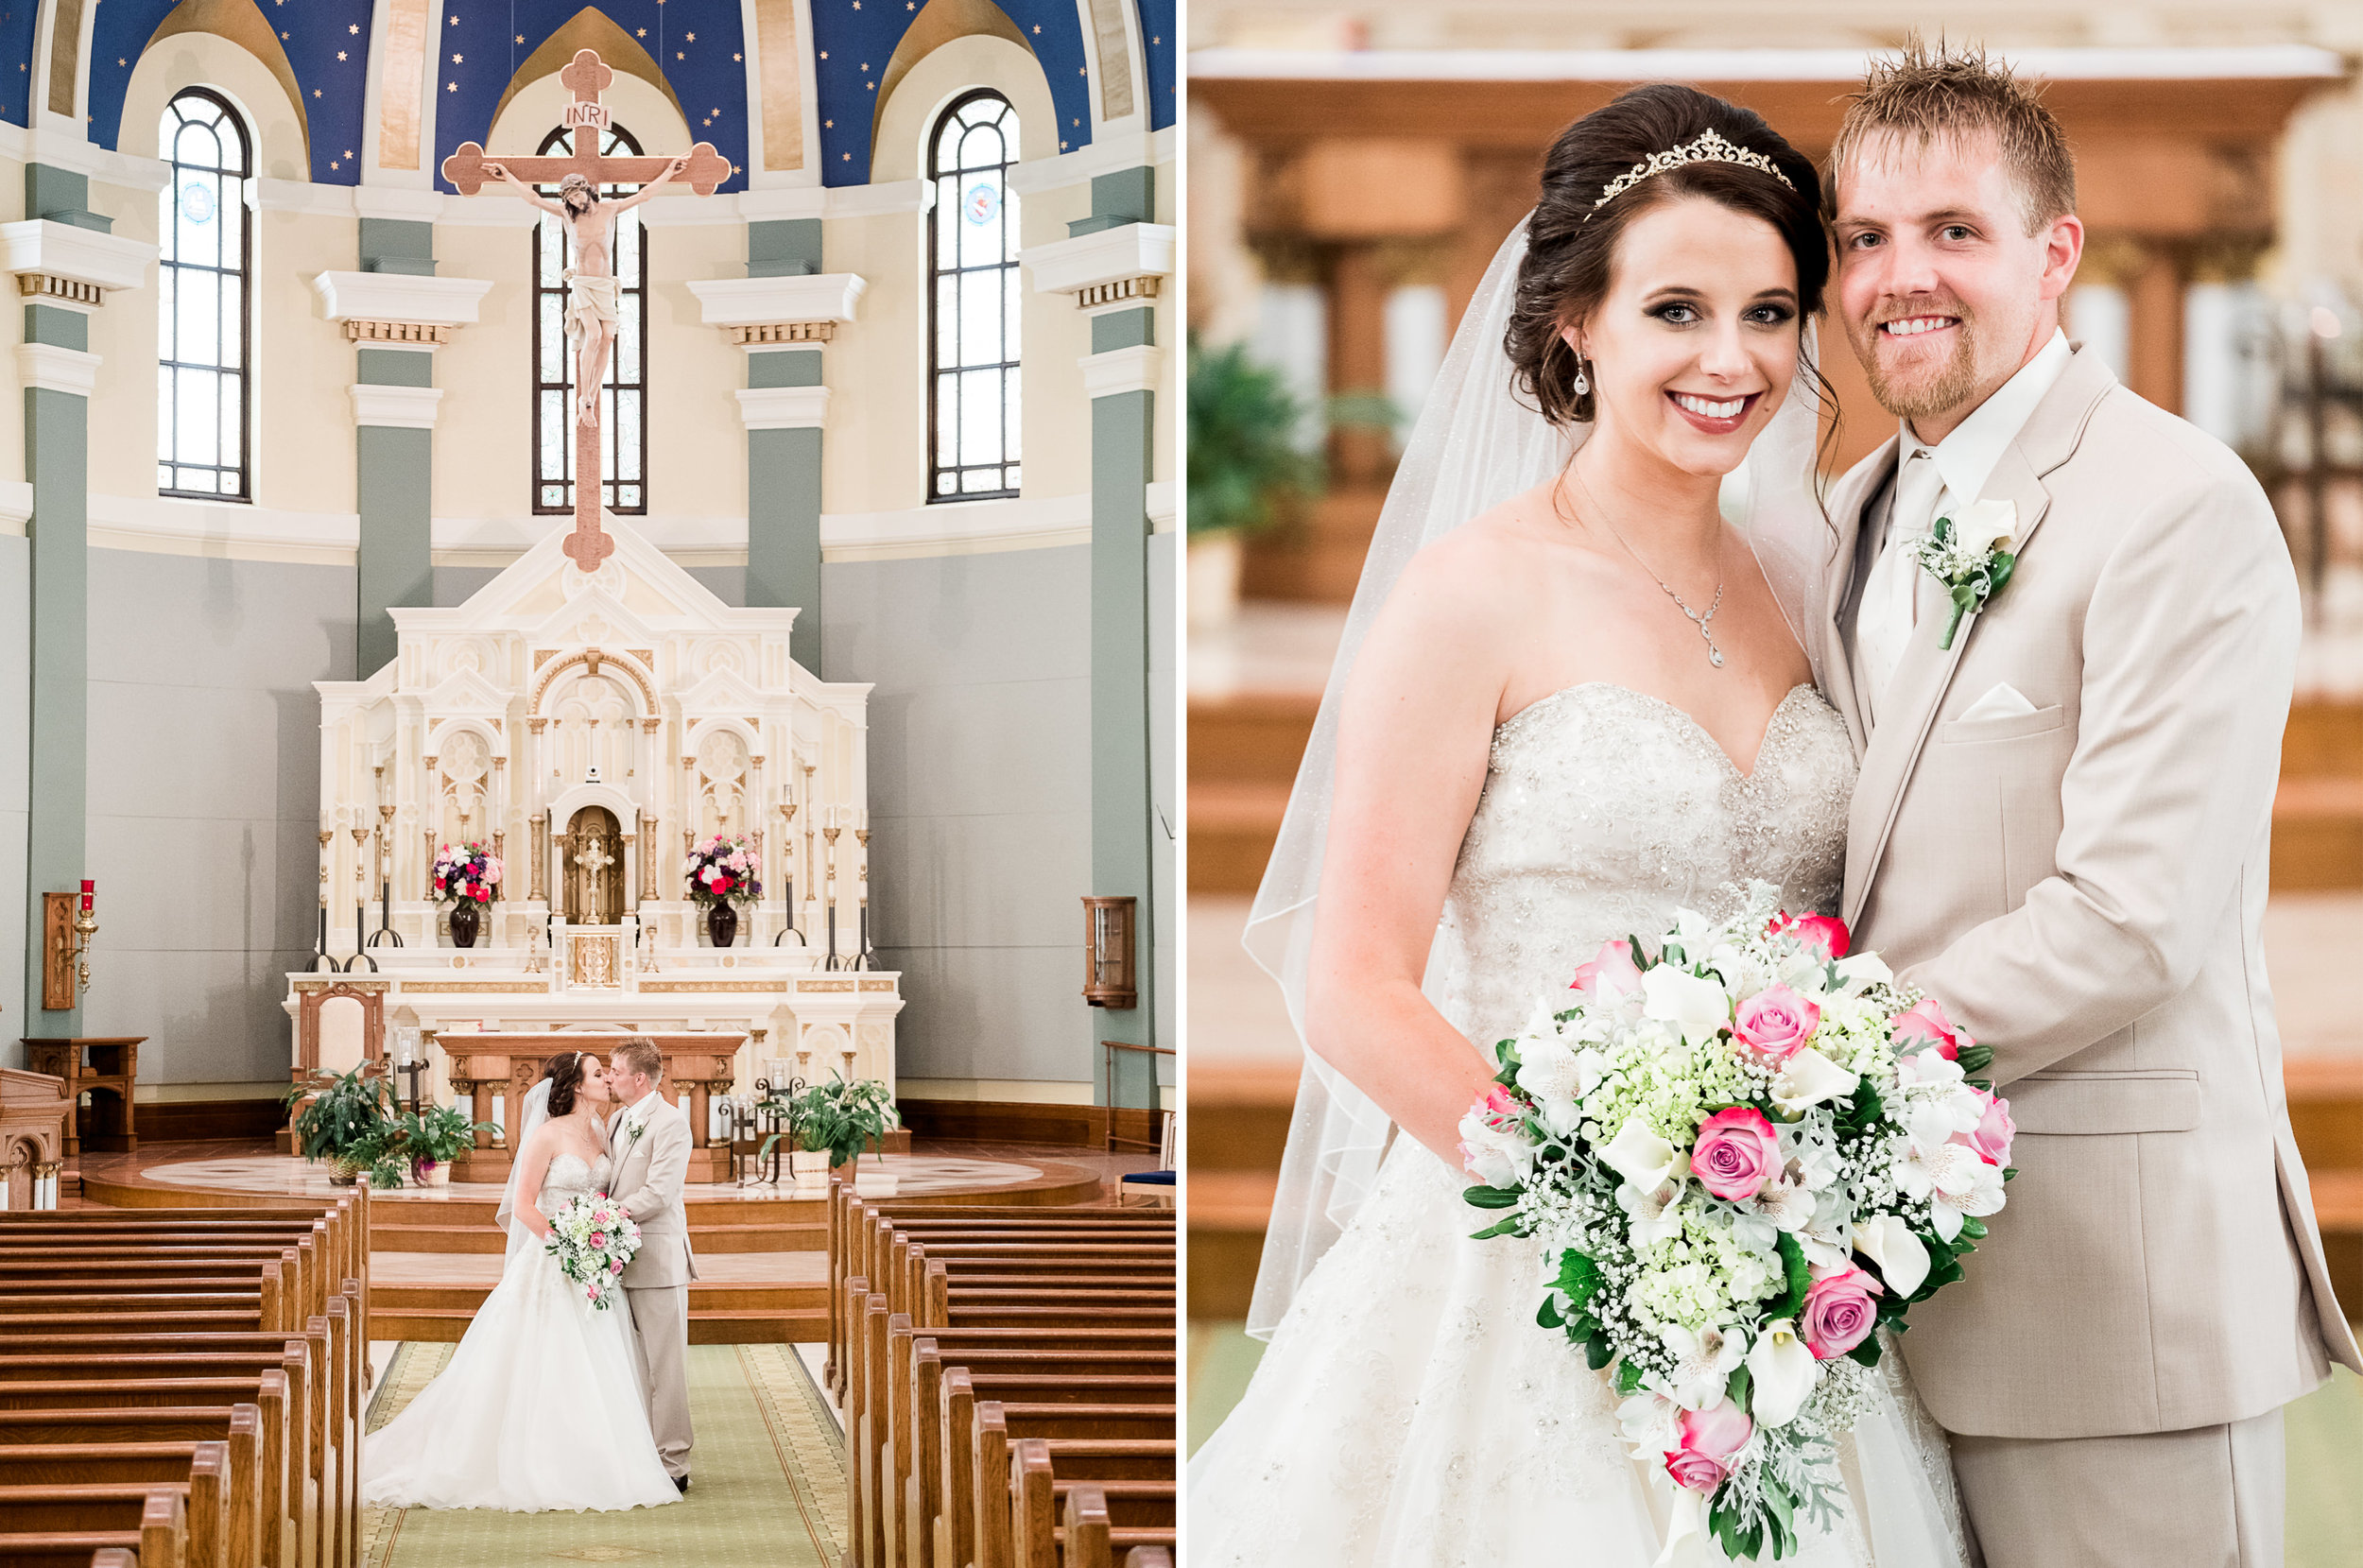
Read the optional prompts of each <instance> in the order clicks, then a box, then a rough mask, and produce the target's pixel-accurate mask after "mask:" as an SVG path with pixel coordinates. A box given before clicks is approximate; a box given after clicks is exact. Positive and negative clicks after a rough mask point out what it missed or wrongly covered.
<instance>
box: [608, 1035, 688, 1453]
mask: <svg viewBox="0 0 2363 1568" xmlns="http://www.w3.org/2000/svg"><path fill="white" fill-rule="evenodd" d="M607 1081H608V1087H609V1088H611V1089H612V1090H613V1091H614V1092H615V1098H616V1101H617V1103H618V1104H619V1105H620V1106H621V1107H622V1109H621V1110H619V1111H616V1112H615V1114H614V1116H613V1118H612V1120H610V1121H609V1123H608V1126H607V1146H608V1151H609V1153H610V1154H612V1156H613V1158H614V1161H615V1171H614V1174H613V1175H612V1176H611V1177H609V1178H608V1183H609V1191H610V1194H611V1196H612V1197H613V1198H615V1199H616V1201H618V1202H620V1203H621V1204H623V1206H624V1212H625V1213H626V1214H628V1215H631V1217H632V1219H633V1220H634V1221H636V1222H637V1223H638V1224H639V1226H640V1250H639V1252H638V1254H637V1255H635V1256H634V1257H633V1258H632V1260H631V1262H630V1264H629V1265H627V1266H626V1267H625V1269H624V1300H625V1301H627V1302H628V1303H630V1307H631V1342H632V1349H633V1353H634V1358H635V1359H636V1360H637V1361H638V1362H639V1368H640V1387H641V1391H642V1392H643V1393H645V1394H646V1395H647V1401H648V1428H649V1430H650V1431H651V1432H652V1433H654V1434H655V1437H656V1447H657V1453H658V1455H659V1456H661V1457H662V1458H663V1459H664V1473H666V1474H667V1475H670V1476H671V1477H672V1478H673V1484H674V1485H675V1486H677V1487H679V1488H680V1489H681V1490H682V1491H687V1490H689V1448H690V1444H691V1441H692V1440H693V1439H692V1437H691V1434H690V1430H689V1282H690V1281H692V1280H694V1279H696V1278H697V1277H698V1260H697V1259H696V1258H695V1257H694V1256H692V1255H691V1253H690V1250H689V1212H688V1208H687V1205H686V1204H685V1203H684V1202H683V1201H682V1199H681V1184H682V1182H684V1181H685V1180H687V1179H688V1176H689V1150H690V1146H691V1144H692V1142H693V1140H692V1139H691V1138H690V1135H689V1117H688V1114H687V1113H686V1112H685V1111H682V1110H681V1107H679V1106H677V1105H673V1104H670V1103H669V1102H667V1101H666V1100H665V1098H664V1094H663V1093H662V1091H661V1088H660V1086H661V1085H662V1084H663V1082H664V1053H663V1052H661V1051H659V1050H658V1049H657V1048H656V1042H654V1041H650V1040H641V1039H632V1040H628V1041H626V1042H624V1043H622V1044H621V1045H618V1046H617V1047H616V1048H615V1051H614V1054H613V1055H612V1057H610V1058H609V1059H608V1074H607Z"/></svg>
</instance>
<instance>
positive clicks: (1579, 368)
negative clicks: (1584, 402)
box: [1576, 354, 1592, 397]
mask: <svg viewBox="0 0 2363 1568" xmlns="http://www.w3.org/2000/svg"><path fill="white" fill-rule="evenodd" d="M1591 395H1592V378H1591V377H1590V376H1588V375H1586V374H1585V373H1584V370H1583V355H1581V354H1578V355H1576V396H1578V397H1589V396H1591Z"/></svg>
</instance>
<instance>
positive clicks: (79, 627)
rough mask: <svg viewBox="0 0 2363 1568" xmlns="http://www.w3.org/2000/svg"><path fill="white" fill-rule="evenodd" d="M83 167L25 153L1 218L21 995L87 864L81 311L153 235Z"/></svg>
mask: <svg viewBox="0 0 2363 1568" xmlns="http://www.w3.org/2000/svg"><path fill="white" fill-rule="evenodd" d="M89 198H90V187H89V181H87V180H86V179H85V178H84V177H83V176H81V175H78V174H74V173H72V172H71V171H68V170H63V169H58V168H52V167H50V166H48V165H46V164H27V165H26V170H25V210H26V212H27V213H31V214H34V216H32V217H28V218H26V220H25V221H23V222H21V223H9V224H5V225H0V267H6V269H7V270H8V271H9V272H10V273H13V274H14V275H15V277H16V281H17V292H18V294H19V296H20V297H21V298H23V299H25V300H26V301H27V303H26V306H25V340H24V342H23V343H22V344H21V345H20V346H19V347H18V349H17V351H16V363H17V376H18V379H19V380H20V381H21V382H22V383H23V384H24V388H25V476H26V481H27V488H28V489H29V490H30V491H31V492H32V510H31V512H30V514H29V515H28V517H27V518H26V525H25V532H26V537H27V539H28V541H29V543H30V545H31V549H30V552H29V553H30V556H31V568H32V594H31V601H32V626H31V629H30V630H31V635H30V639H29V640H30V644H31V653H32V681H31V693H30V697H31V703H30V707H31V720H32V722H31V742H32V745H31V759H30V762H31V767H30V781H29V783H30V789H29V792H28V793H29V800H28V804H29V808H30V809H29V818H30V819H29V823H28V834H27V842H26V878H25V881H26V938H27V940H26V955H25V959H26V986H25V991H24V994H25V996H26V999H27V1007H28V1008H29V1007H30V1005H31V998H34V997H37V996H39V995H41V993H42V986H41V970H42V956H43V955H42V952H41V944H42V938H43V920H42V907H41V906H42V895H43V893H44V892H57V891H63V890H65V889H69V888H72V887H75V885H76V884H77V883H78V881H79V880H80V878H81V876H82V873H83V853H84V850H85V835H86V823H87V815H86V814H87V809H88V804H87V803H88V798H89V777H88V771H89V769H88V753H89V731H90V717H89V695H88V694H89V670H90V544H89V526H90V395H91V391H92V389H93V388H95V386H96V385H97V380H98V365H99V359H98V355H96V354H95V353H91V352H90V317H91V314H92V313H93V312H94V311H96V310H99V309H101V308H103V307H104V305H105V302H106V298H107V296H108V294H110V293H112V292H114V291H117V290H120V289H125V288H135V287H137V286H139V284H141V283H142V282H143V281H145V279H146V277H147V264H148V263H150V262H152V261H154V260H155V259H156V248H155V247H154V246H152V245H143V244H141V243H139V242H138V241H135V240H128V239H119V238H117V237H115V236H114V235H112V234H111V233H107V227H108V220H107V219H105V218H103V217H99V216H97V215H95V214H93V213H91V212H90V211H89ZM19 1025H20V1027H21V1029H22V1031H23V1032H24V1033H25V1034H26V1035H29V1036H36V1037H48V1038H53V1039H54V1038H58V1037H63V1036H72V1035H77V1034H79V1033H81V1032H82V1029H81V1008H80V1007H79V1006H76V1007H74V1008H68V1009H61V1010H59V1011H54V1012H53V1011H50V1010H48V1009H46V1008H39V1009H34V1010H30V1011H28V1012H27V1013H26V1016H25V1017H23V1018H22V1019H21V1020H19Z"/></svg>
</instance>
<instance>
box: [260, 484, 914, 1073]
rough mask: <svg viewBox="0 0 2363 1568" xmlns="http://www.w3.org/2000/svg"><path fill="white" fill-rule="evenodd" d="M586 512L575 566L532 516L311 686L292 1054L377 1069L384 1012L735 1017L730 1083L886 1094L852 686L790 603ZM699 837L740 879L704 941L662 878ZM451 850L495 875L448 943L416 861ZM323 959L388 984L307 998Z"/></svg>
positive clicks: (308, 1063)
mask: <svg viewBox="0 0 2363 1568" xmlns="http://www.w3.org/2000/svg"><path fill="white" fill-rule="evenodd" d="M607 528H608V530H609V531H610V532H611V533H612V536H613V538H614V540H615V544H616V548H615V551H614V553H613V554H612V556H610V557H609V558H608V559H607V560H605V561H604V562H603V563H602V564H601V565H600V566H599V568H598V569H597V570H596V571H595V572H589V573H586V572H583V571H580V570H579V569H578V567H577V566H576V565H575V563H574V562H573V561H572V560H568V559H567V558H566V557H565V556H564V555H563V554H561V550H560V544H561V540H562V538H563V535H562V534H561V533H560V532H556V531H553V532H552V533H551V534H550V535H549V536H548V537H546V538H544V539H543V541H542V542H541V543H539V544H537V545H535V546H534V547H533V548H532V549H531V550H528V551H527V552H526V554H525V555H524V556H523V557H522V558H521V559H519V560H517V561H516V563H515V564H513V565H511V566H509V568H508V569H507V570H505V571H504V572H502V573H501V574H500V576H498V577H495V578H493V579H492V581H491V582H490V583H488V584H486V585H485V586H484V587H483V588H482V589H481V590H479V591H478V592H477V593H476V594H474V596H473V597H472V598H470V599H469V600H468V602H467V603H465V604H463V605H459V606H457V607H456V608H449V609H441V608H437V609H424V608H419V609H397V610H395V611H394V612H393V617H394V625H395V629H396V632H397V636H398V640H399V651H398V652H397V654H396V656H395V658H394V660H393V662H392V663H389V664H388V665H387V666H386V667H385V668H384V669H382V670H379V671H378V672H377V673H376V674H375V675H373V676H371V677H370V678H369V679H368V680H366V681H321V682H319V683H318V685H317V689H318V690H319V694H320V799H321V801H322V802H323V807H322V812H321V817H320V824H319V846H320V860H319V878H320V887H319V900H320V907H321V909H322V911H323V919H322V922H321V923H322V929H323V936H322V949H323V953H324V955H325V956H316V957H315V959H314V965H313V968H312V969H311V970H309V971H306V972H304V973H302V974H291V975H289V976H288V992H287V999H286V1002H285V1008H286V1011H287V1014H288V1017H289V1020H290V1024H291V1028H292V1032H293V1040H292V1046H293V1054H292V1058H291V1064H292V1065H293V1066H295V1067H297V1068H299V1069H307V1068H309V1069H317V1068H321V1067H327V1068H330V1069H332V1070H334V1069H336V1068H340V1067H349V1066H351V1065H352V1064H353V1063H354V1061H356V1060H364V1059H381V1060H382V1059H384V1058H385V1057H386V1056H387V1055H388V1054H389V1053H388V1051H387V1048H386V1036H387V1033H388V1031H397V1030H402V1029H405V1028H409V1027H416V1028H419V1029H421V1030H423V1031H424V1034H425V1037H426V1038H428V1039H432V1038H433V1036H434V1035H435V1034H437V1033H439V1032H441V1031H445V1030H451V1029H464V1028H468V1027H472V1026H473V1027H480V1028H484V1029H497V1028H504V1027H506V1028H509V1029H526V1028H546V1027H552V1026H558V1025H567V1024H608V1025H624V1026H627V1027H630V1028H636V1029H645V1030H658V1029H666V1030H681V1029H732V1030H744V1031H747V1032H749V1033H750V1036H751V1037H752V1038H751V1040H750V1043H749V1044H748V1045H747V1046H746V1047H744V1048H743V1049H742V1050H741V1051H740V1053H739V1060H738V1082H739V1084H740V1086H741V1087H744V1086H746V1085H748V1084H750V1083H751V1081H752V1079H753V1078H754V1077H758V1076H766V1075H768V1073H769V1072H771V1071H772V1068H771V1067H770V1066H768V1065H767V1063H768V1062H770V1061H772V1060H773V1059H778V1060H793V1059H797V1058H802V1059H803V1060H808V1061H809V1062H810V1064H811V1065H812V1067H813V1068H814V1069H816V1070H819V1071H825V1070H827V1069H837V1070H843V1069H844V1068H845V1067H847V1066H851V1067H852V1069H853V1070H854V1072H855V1073H857V1074H858V1075H859V1076H861V1077H872V1078H880V1079H883V1080H885V1081H886V1082H887V1083H888V1084H892V1083H893V1082H894V1081H895V1071H894V1018H895V1015H896V1014H897V1013H898V1012H900V1011H901V1009H902V1005H903V1004H902V997H901V992H900V987H899V977H898V976H896V975H894V974H887V973H882V972H879V971H876V970H871V969H867V968H862V967H860V966H861V965H862V964H863V963H864V962H865V961H866V958H865V954H864V946H865V936H866V932H867V928H868V922H867V911H868V897H869V838H870V831H869V817H868V813H867V808H866V799H867V783H868V776H867V738H868V735H867V728H866V726H867V702H868V698H869V692H870V688H869V686H868V685H866V684H857V683H853V682H846V681H822V680H820V679H819V678H818V677H816V676H814V675H813V674H812V673H811V672H810V671H809V670H806V669H804V668H803V667H802V666H801V665H799V664H798V663H795V662H794V661H793V660H792V659H791V658H790V657H789V656H788V633H789V629H790V628H791V627H792V626H793V625H794V623H795V620H796V616H797V613H798V612H796V611H794V610H785V609H777V610H775V609H753V610H743V609H733V607H731V606H729V605H726V604H724V603H723V602H722V601H721V600H720V599H718V598H716V596H715V595H714V594H713V593H712V592H710V591H709V590H708V589H706V588H705V587H704V586H703V585H702V584H700V583H699V581H698V580H697V579H696V578H694V577H691V576H690V575H689V574H688V573H687V572H685V571H683V570H682V569H681V567H679V566H677V565H675V564H674V563H673V561H672V560H669V559H668V558H666V557H665V555H664V553H663V552H662V551H660V550H658V549H656V548H655V547H654V546H653V545H651V544H649V543H648V542H647V540H646V539H645V538H643V537H642V536H641V535H639V534H638V533H637V532H636V531H634V530H633V529H632V528H631V526H630V524H629V523H627V522H624V521H622V520H620V519H612V520H610V521H609V522H608V523H607ZM717 832H718V833H730V834H739V835H744V836H746V837H747V838H748V839H749V840H750V842H752V843H753V844H754V845H755V847H756V848H757V850H758V851H759V853H760V855H761V861H762V875H761V880H762V883H763V897H762V899H761V901H760V902H759V903H757V904H755V905H741V906H740V923H739V929H738V936H737V942H736V945H734V946H732V947H729V948H721V949H717V948H716V947H714V946H713V945H712V943H711V939H709V937H708V936H707V933H706V922H705V920H704V916H703V911H702V910H701V909H699V906H698V905H695V904H693V903H691V902H690V901H689V900H688V898H687V896H686V891H687V875H686V873H685V871H684V870H683V867H684V864H685V862H686V860H687V858H688V854H689V852H690V849H691V847H692V845H694V844H695V843H697V842H699V841H700V840H703V839H704V838H706V837H708V836H711V835H713V834H716V833H717ZM469 840H481V841H483V842H485V843H487V844H490V845H491V846H492V849H493V853H496V854H498V855H499V856H500V857H501V859H502V860H503V862H504V863H505V874H504V877H503V880H502V882H501V884H500V886H499V888H498V894H499V896H498V897H497V898H496V899H495V901H494V902H493V903H492V904H491V905H489V906H488V907H487V908H486V910H485V915H484V920H483V925H482V934H481V935H480V936H479V937H478V938H477V943H478V945H476V946H475V947H474V948H461V947H458V946H456V945H455V944H454V943H453V940H452V937H451V931H450V923H449V920H448V916H447V914H446V912H445V910H446V906H444V905H438V904H437V903H436V902H435V901H434V899H433V895H432V878H433V866H434V862H435V853H436V850H437V848H438V847H439V846H440V845H444V844H451V845H457V844H460V843H462V842H466V841H469ZM356 920H357V921H358V922H359V924H358V926H357V927H356V925H354V923H349V922H354V921H356ZM395 939H399V945H396V940H395ZM356 955H357V956H356ZM332 967H333V968H336V969H340V970H342V971H343V972H344V973H345V974H349V975H352V976H354V978H360V977H362V976H369V977H371V978H375V979H379V980H382V981H384V982H386V983H385V984H383V985H382V986H378V985H371V986H367V987H366V988H364V989H367V990H368V991H371V992H372V993H373V1000H374V1002H375V1004H376V1005H375V1006H373V1007H371V1008H366V1009H365V1008H363V1007H362V1006H361V1004H360V1002H359V1001H358V1000H357V999H356V998H354V996H352V995H349V994H347V995H332V994H327V992H328V991H329V990H331V989H333V982H332V983H331V986H329V987H324V986H323V982H325V981H328V978H329V977H328V975H327V974H325V973H324V972H325V971H327V970H328V969H330V968H332ZM307 993H310V995H311V1005H310V1006H309V1007H308V1008H307V1007H306V1006H305V1005H304V1001H305V997H306V994H307ZM348 1008H350V1009H351V1010H350V1012H349V1013H348V1011H347V1009H348ZM434 1066H435V1068H436V1072H435V1081H437V1082H439V1083H440V1081H441V1080H442V1078H443V1072H442V1062H441V1060H436V1061H435V1063H434Z"/></svg>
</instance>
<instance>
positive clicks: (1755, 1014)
mask: <svg viewBox="0 0 2363 1568" xmlns="http://www.w3.org/2000/svg"><path fill="white" fill-rule="evenodd" d="M1820 1022H1821V1008H1820V1005H1819V1004H1817V1003H1814V1002H1811V1001H1808V1000H1807V999H1806V998H1804V997H1802V996H1800V995H1798V994H1797V993H1796V992H1795V991H1791V990H1789V989H1788V988H1787V987H1786V986H1772V987H1770V988H1768V989H1767V990H1765V991H1758V992H1757V993H1756V994H1755V995H1753V996H1751V997H1750V998H1748V1000H1746V1001H1745V1002H1742V1003H1741V1004H1740V1005H1739V1012H1738V1014H1737V1015H1736V1016H1735V1017H1734V1018H1733V1021H1732V1033H1733V1034H1735V1035H1737V1036H1738V1037H1739V1038H1740V1039H1741V1040H1742V1041H1744V1042H1747V1043H1748V1044H1750V1045H1752V1046H1754V1047H1755V1048H1756V1049H1757V1050H1758V1051H1760V1052H1762V1053H1763V1054H1764V1056H1765V1057H1767V1058H1768V1059H1769V1060H1773V1061H1786V1060H1788V1059H1789V1058H1790V1057H1793V1056H1795V1055H1796V1054H1797V1049H1798V1047H1799V1046H1801V1045H1802V1044H1804V1042H1805V1041H1806V1040H1807V1039H1808V1038H1809V1037H1810V1036H1811V1035H1812V1034H1813V1031H1814V1028H1815V1027H1816V1025H1820Z"/></svg>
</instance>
